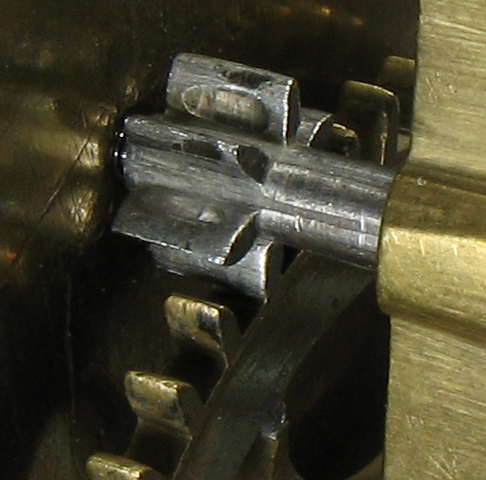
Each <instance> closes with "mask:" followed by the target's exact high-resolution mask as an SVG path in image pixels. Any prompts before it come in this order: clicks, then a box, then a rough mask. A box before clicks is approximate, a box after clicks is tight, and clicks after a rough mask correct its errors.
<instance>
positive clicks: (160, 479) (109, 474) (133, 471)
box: [86, 453, 165, 480]
mask: <svg viewBox="0 0 486 480" xmlns="http://www.w3.org/2000/svg"><path fill="white" fill-rule="evenodd" d="M86 470H87V473H88V477H89V478H90V479H91V480H105V479H106V480H165V477H164V476H162V475H161V474H159V473H157V472H156V471H155V470H153V469H152V468H150V467H148V466H147V465H143V464H141V463H138V462H135V461H133V460H130V459H128V458H125V457H121V456H118V455H111V454H109V453H97V454H96V455H93V456H91V457H90V458H89V459H88V462H87V463H86Z"/></svg>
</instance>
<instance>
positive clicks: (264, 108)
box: [113, 54, 398, 298]
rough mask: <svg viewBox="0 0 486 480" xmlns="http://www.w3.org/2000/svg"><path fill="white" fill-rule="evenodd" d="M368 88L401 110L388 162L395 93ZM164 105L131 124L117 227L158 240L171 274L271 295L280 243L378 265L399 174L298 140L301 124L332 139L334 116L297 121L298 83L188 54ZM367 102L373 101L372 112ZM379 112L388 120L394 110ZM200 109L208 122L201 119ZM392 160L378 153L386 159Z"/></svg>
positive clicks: (310, 136) (312, 136)
mask: <svg viewBox="0 0 486 480" xmlns="http://www.w3.org/2000/svg"><path fill="white" fill-rule="evenodd" d="M363 85H364V84H360V89H359V90H358V91H359V92H361V91H362V90H364V91H365V92H366V95H367V96H370V94H369V93H368V90H372V92H373V93H372V94H371V95H372V96H373V95H374V96H376V95H378V96H379V97H380V98H381V96H385V97H386V99H387V101H386V102H387V103H389V102H391V104H393V105H394V107H395V109H394V110H393V111H394V112H395V113H396V116H395V119H394V121H395V125H394V127H390V129H392V130H394V131H395V136H394V139H395V143H394V144H393V145H389V144H388V143H389V142H388V140H389V137H390V136H388V135H387V134H385V135H382V134H381V131H380V132H379V133H377V134H375V135H374V137H376V138H379V139H380V140H379V141H380V142H382V141H386V142H387V145H388V146H387V147H386V148H384V149H380V151H381V150H383V152H385V150H386V152H387V153H386V155H385V153H383V155H385V156H386V157H387V159H388V161H390V162H391V161H392V160H393V156H396V154H397V145H396V140H397V133H398V99H397V98H396V97H395V96H394V95H393V94H392V93H391V92H389V91H387V90H384V89H383V88H381V87H372V86H368V88H366V86H364V87H363ZM375 92H378V93H375ZM167 102H168V113H166V115H165V116H164V117H162V116H152V117H148V116H145V117H129V118H128V119H127V120H126V121H125V126H124V133H123V140H124V146H123V147H121V150H120V154H119V155H120V158H121V160H122V164H123V170H124V175H125V180H126V183H127V186H128V188H129V190H130V194H129V196H128V198H127V200H126V201H124V203H123V204H122V206H121V208H120V210H119V212H118V213H117V215H116V218H115V222H114V226H113V228H114V230H115V231H117V232H120V233H124V234H126V235H130V236H133V237H136V238H139V239H142V240H145V241H147V242H149V243H151V244H153V245H154V246H155V249H156V250H155V251H156V259H157V261H158V263H159V264H160V265H161V266H162V267H164V268H167V269H169V270H170V271H173V272H175V273H179V274H188V275H196V276H202V277H203V278H204V277H205V278H210V279H214V280H219V281H227V282H230V284H232V286H234V287H237V288H241V289H242V291H243V292H245V293H248V294H253V295H256V296H259V297H264V298H265V297H267V296H268V288H267V285H268V284H269V283H270V282H271V279H270V278H269V277H270V275H272V274H273V275H275V273H274V272H276V274H278V273H279V272H278V268H275V267H273V268H272V267H271V264H272V259H271V258H270V256H269V255H270V253H271V250H269V249H270V248H271V246H270V245H271V242H272V241H274V242H276V243H277V244H285V245H289V246H292V247H294V248H298V249H305V250H310V251H314V252H317V253H320V254H322V255H325V256H327V257H330V258H336V259H339V260H342V261H344V262H347V263H350V264H355V265H360V266H364V267H365V268H369V269H373V268H375V267H376V263H377V249H378V237H379V233H380V227H381V218H382V214H383V210H384V207H385V203H386V199H387V196H388V190H389V188H390V186H391V183H392V180H393V177H394V173H393V172H391V171H389V170H386V169H381V168H379V166H378V167H377V166H374V165H372V164H371V163H368V164H366V163H364V162H362V163H359V162H355V161H352V160H350V159H348V158H346V157H344V156H338V155H335V154H330V153H324V152H323V153H319V154H317V153H316V151H315V150H312V149H308V148H305V147H304V148H302V146H299V145H298V143H297V142H295V141H293V139H294V137H295V136H296V135H297V132H298V130H301V132H300V136H301V137H303V140H304V143H306V144H307V143H313V142H317V141H321V143H322V142H323V140H324V139H323V137H327V139H329V137H330V135H329V134H325V133H324V132H325V131H326V129H325V125H326V121H327V119H328V118H329V117H330V115H329V114H325V113H324V112H322V113H320V114H318V115H316V111H314V113H313V114H314V116H315V117H316V118H315V120H314V126H313V127H312V128H310V129H309V127H308V125H309V123H310V121H309V120H307V121H306V123H304V126H303V127H302V128H300V127H299V118H300V116H301V115H300V105H299V101H298V87H297V84H296V82H295V80H293V79H291V78H289V77H285V76H283V75H279V74H275V73H272V72H270V71H268V70H261V69H254V68H251V67H247V66H244V65H241V64H237V63H233V62H227V61H223V60H220V59H216V58H209V57H203V56H200V55H189V54H182V55H179V56H178V57H177V58H176V60H175V61H174V64H173V67H172V69H171V72H170V74H169V84H168V89H167ZM361 103H362V102H361ZM361 103H360V104H359V105H357V106H355V111H357V110H358V107H359V106H360V105H361ZM381 103H382V102H381V101H380V104H381ZM369 110H370V108H369V107H368V106H366V107H365V111H364V114H365V115H366V114H368V113H369ZM375 110H376V109H375ZM381 110H383V112H384V113H383V117H384V118H385V119H386V120H387V121H388V119H389V117H390V112H389V111H388V107H385V108H382V109H381ZM181 115H182V116H181ZM309 116H310V112H309V111H308V110H307V111H306V117H307V118H308V117H309ZM194 117H195V118H197V119H198V120H200V119H202V120H205V122H197V123H194ZM323 119H324V120H323ZM327 123H328V124H329V122H327ZM226 125H231V126H232V127H234V128H236V129H237V130H236V132H235V133H233V132H231V131H227V130H225V129H224V127H225V126H226ZM302 129H304V130H305V129H307V130H310V131H309V132H308V133H307V135H306V134H305V133H304V132H302ZM327 131H328V132H330V128H329V127H328V128H327ZM264 139H269V140H273V142H272V143H270V142H268V141H265V140H264ZM319 139H320V140H319ZM384 139H385V140H384ZM289 142H290V144H289V145H286V144H287V143H289ZM281 143H283V144H284V145H283V146H281V145H280V144H281ZM325 147H326V145H325V144H322V145H321V148H325ZM385 156H383V157H382V156H381V154H380V155H379V156H378V162H379V163H380V164H381V163H383V162H384V160H385ZM215 192H218V194H217V195H215ZM266 245H268V247H267V249H265V246H266ZM247 256H248V258H246V257H247ZM240 262H242V264H241V266H240ZM249 266H250V267H251V268H248V267H249ZM228 267H230V270H229V271H228Z"/></svg>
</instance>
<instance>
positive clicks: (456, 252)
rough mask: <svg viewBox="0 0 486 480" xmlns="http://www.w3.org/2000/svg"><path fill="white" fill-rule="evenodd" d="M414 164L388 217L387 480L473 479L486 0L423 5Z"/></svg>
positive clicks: (479, 463)
mask: <svg viewBox="0 0 486 480" xmlns="http://www.w3.org/2000/svg"><path fill="white" fill-rule="evenodd" d="M421 3H422V7H421V8H422V14H421V17H420V33H419V55H418V65H419V68H418V75H417V94H416V99H415V112H414V118H415V120H414V124H413V139H414V140H413V142H414V145H413V149H412V153H411V158H410V160H409V162H408V163H407V165H406V166H405V168H404V169H403V170H402V172H401V173H400V174H399V175H398V176H397V178H396V180H395V183H394V186H393V188H392V190H391V194H390V200H389V203H388V206H387V209H386V211H385V218H384V227H383V236H382V243H381V248H380V266H379V295H380V301H381V305H382V307H383V309H384V310H385V311H387V312H388V313H390V314H391V315H393V316H395V318H393V319H392V332H391V333H392V335H391V370H390V385H389V403H388V413H387V415H388V420H387V423H388V425H387V439H386V455H385V461H386V469H385V470H386V478H387V479H390V480H398V479H400V480H401V479H403V478H407V479H420V480H428V479H438V478H451V479H452V478H454V479H456V478H458V479H480V478H484V471H483V470H484V468H483V466H484V457H485V454H486V448H485V445H486V429H485V417H486V407H485V403H484V400H485V395H486V380H485V378H486V377H485V375H484V373H485V371H486V358H485V352H486V350H485V347H486V330H485V321H486V310H485V302H486V296H485V295H486V294H485V292H486V288H485V287H486V283H485V275H484V259H485V256H486V250H485V245H486V244H485V240H486V227H485V222H484V218H485V217H484V212H485V207H486V197H485V192H486V188H485V187H486V183H485V182H486V180H485V179H486V163H485V161H484V152H483V150H484V148H483V142H484V129H485V127H486V125H485V122H486V117H485V115H484V105H485V102H486V94H485V91H484V88H483V84H484V81H485V80H486V73H485V72H486V69H485V58H486V30H485V25H486V23H485V22H486V14H485V12H486V10H485V7H486V3H485V2H484V1H482V0H468V1H465V2H449V1H444V0H435V1H434V0H423V1H422V2H421Z"/></svg>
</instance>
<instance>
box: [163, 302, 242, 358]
mask: <svg viewBox="0 0 486 480" xmlns="http://www.w3.org/2000/svg"><path fill="white" fill-rule="evenodd" d="M165 315H166V318H167V322H168V324H169V328H170V330H171V333H172V335H173V337H174V338H176V339H177V340H179V341H181V342H182V343H186V344H194V345H197V346H198V347H199V348H200V349H202V350H204V351H206V352H207V353H209V354H211V355H212V356H215V357H217V358H218V359H219V360H222V361H223V363H224V364H225V365H226V366H229V365H231V364H232V363H233V362H234V360H235V359H236V357H237V356H238V354H239V351H240V347H241V341H242V337H241V333H240V330H239V328H238V324H237V322H236V319H235V317H234V315H233V313H232V312H231V310H229V309H228V308H226V307H224V306H221V305H217V304H214V303H210V302H204V301H201V300H195V299H192V298H188V297H184V296H181V295H172V296H171V297H169V298H168V299H167V300H166V302H165Z"/></svg>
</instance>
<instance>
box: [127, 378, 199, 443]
mask: <svg viewBox="0 0 486 480" xmlns="http://www.w3.org/2000/svg"><path fill="white" fill-rule="evenodd" d="M125 392H126V395H127V398H128V401H129V403H130V406H131V407H132V409H133V411H134V412H135V413H136V414H137V416H138V418H139V421H142V422H146V423H148V424H150V426H151V427H153V428H157V429H160V430H164V431H166V432H169V433H173V434H174V435H182V436H185V437H192V436H193V435H194V434H195V433H196V432H197V431H198V429H199V425H200V421H201V417H202V411H203V403H202V401H201V398H200V397H199V395H198V393H197V392H196V390H195V389H194V388H193V387H192V385H190V384H188V383H186V382H182V381H180V380H176V379H173V378H170V377H164V376H159V375H153V374H148V373H143V372H129V373H128V374H127V376H126V377H125Z"/></svg>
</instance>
